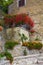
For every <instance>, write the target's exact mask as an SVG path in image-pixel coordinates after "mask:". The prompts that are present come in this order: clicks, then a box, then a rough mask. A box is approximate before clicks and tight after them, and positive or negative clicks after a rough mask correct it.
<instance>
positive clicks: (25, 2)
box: [17, 0, 26, 7]
mask: <svg viewBox="0 0 43 65" xmlns="http://www.w3.org/2000/svg"><path fill="white" fill-rule="evenodd" d="M19 1H20V0H17V7H23V6H19ZM25 5H26V0H25V4H24V6H25Z"/></svg>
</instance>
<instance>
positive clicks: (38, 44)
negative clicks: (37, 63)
mask: <svg viewBox="0 0 43 65" xmlns="http://www.w3.org/2000/svg"><path fill="white" fill-rule="evenodd" d="M41 48H42V44H41V43H36V44H34V49H38V50H40V49H41Z"/></svg>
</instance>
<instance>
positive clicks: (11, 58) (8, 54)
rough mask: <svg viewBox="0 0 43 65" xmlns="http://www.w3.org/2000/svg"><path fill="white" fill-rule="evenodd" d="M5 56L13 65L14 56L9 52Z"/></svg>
mask: <svg viewBox="0 0 43 65" xmlns="http://www.w3.org/2000/svg"><path fill="white" fill-rule="evenodd" d="M4 55H5V56H6V58H7V60H10V63H12V61H13V57H12V55H11V54H10V53H9V52H8V51H6V52H4Z"/></svg>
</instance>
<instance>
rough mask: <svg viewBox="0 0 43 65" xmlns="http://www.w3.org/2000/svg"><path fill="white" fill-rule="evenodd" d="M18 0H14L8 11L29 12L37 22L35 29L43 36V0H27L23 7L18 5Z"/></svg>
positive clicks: (12, 12)
mask: <svg viewBox="0 0 43 65" xmlns="http://www.w3.org/2000/svg"><path fill="white" fill-rule="evenodd" d="M18 1H20V0H14V2H13V3H12V4H11V5H10V6H9V11H8V13H9V14H11V15H14V14H19V13H28V14H29V15H30V17H31V18H32V19H33V21H34V22H35V27H34V28H35V30H36V31H37V32H38V33H39V34H40V35H41V36H42V38H43V0H25V5H24V6H22V7H19V6H18Z"/></svg>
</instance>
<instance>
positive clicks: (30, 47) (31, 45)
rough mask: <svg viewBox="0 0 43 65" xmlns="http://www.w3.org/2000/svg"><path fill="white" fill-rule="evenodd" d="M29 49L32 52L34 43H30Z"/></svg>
mask: <svg viewBox="0 0 43 65" xmlns="http://www.w3.org/2000/svg"><path fill="white" fill-rule="evenodd" d="M28 49H30V50H32V49H34V46H33V43H32V42H29V44H28Z"/></svg>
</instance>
